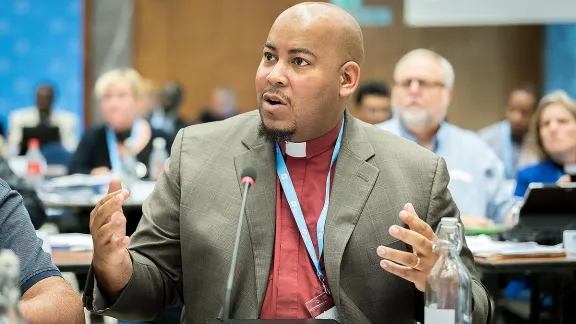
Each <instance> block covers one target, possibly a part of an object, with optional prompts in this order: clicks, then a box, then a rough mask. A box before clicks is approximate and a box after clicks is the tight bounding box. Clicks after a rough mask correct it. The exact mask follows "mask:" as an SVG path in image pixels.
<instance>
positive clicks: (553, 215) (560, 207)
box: [502, 183, 576, 245]
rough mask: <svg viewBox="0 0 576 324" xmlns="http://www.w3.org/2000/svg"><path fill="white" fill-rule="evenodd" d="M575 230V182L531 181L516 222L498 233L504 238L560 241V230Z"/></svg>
mask: <svg viewBox="0 0 576 324" xmlns="http://www.w3.org/2000/svg"><path fill="white" fill-rule="evenodd" d="M574 229H576V183H567V184H561V185H555V184H544V183H531V184H530V185H529V187H528V190H527V192H526V194H525V196H524V204H523V205H522V207H521V208H520V211H519V214H518V224H517V225H516V226H515V227H514V228H513V229H511V230H510V231H507V232H505V233H503V234H502V236H503V238H504V239H506V240H512V241H520V242H532V241H535V242H538V243H539V244H543V245H554V244H559V243H562V233H563V232H564V230H574Z"/></svg>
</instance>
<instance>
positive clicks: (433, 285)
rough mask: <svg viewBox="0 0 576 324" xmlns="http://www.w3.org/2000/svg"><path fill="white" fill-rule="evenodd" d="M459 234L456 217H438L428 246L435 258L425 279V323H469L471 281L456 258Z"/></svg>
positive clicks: (460, 246) (470, 316) (460, 242)
mask: <svg viewBox="0 0 576 324" xmlns="http://www.w3.org/2000/svg"><path fill="white" fill-rule="evenodd" d="M462 235H463V234H462V226H461V224H460V223H459V222H458V219H457V218H454V217H445V218H442V220H441V221H440V225H438V228H437V230H436V236H435V238H434V243H433V245H432V249H433V251H434V252H435V253H437V254H438V261H436V264H435V265H434V267H433V268H432V270H431V271H430V274H429V275H428V278H427V280H426V304H425V307H424V323H426V324H468V323H471V322H472V314H471V312H472V286H471V283H472V281H471V279H470V272H469V271H468V268H466V266H465V265H464V263H463V262H462V259H460V250H461V249H462V241H463V237H462Z"/></svg>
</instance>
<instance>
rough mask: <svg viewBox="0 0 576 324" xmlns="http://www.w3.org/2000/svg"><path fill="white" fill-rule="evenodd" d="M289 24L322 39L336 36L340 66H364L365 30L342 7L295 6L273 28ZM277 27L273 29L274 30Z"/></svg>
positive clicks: (331, 5)
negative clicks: (353, 63) (356, 64)
mask: <svg viewBox="0 0 576 324" xmlns="http://www.w3.org/2000/svg"><path fill="white" fill-rule="evenodd" d="M284 23H289V24H290V25H292V26H299V27H300V28H302V29H307V30H310V31H312V32H314V33H316V34H318V36H320V37H328V38H321V39H325V40H327V39H334V35H337V38H336V39H337V41H338V43H337V44H336V49H337V50H338V54H339V56H340V61H341V62H340V63H342V64H343V63H345V62H349V61H352V62H356V63H358V65H362V61H363V60H364V40H363V36H362V29H361V28H360V25H358V22H357V21H356V19H354V17H352V15H350V14H349V13H348V12H346V11H345V10H343V9H342V8H340V7H338V6H335V5H333V4H330V3H325V2H303V3H299V4H297V5H294V6H292V7H290V8H288V9H286V10H285V11H284V12H282V13H281V14H280V16H278V18H276V21H275V22H274V26H277V25H282V24H284ZM274 26H273V27H272V28H274Z"/></svg>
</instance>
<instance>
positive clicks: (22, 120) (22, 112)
mask: <svg viewBox="0 0 576 324" xmlns="http://www.w3.org/2000/svg"><path fill="white" fill-rule="evenodd" d="M55 92H56V91H55V89H54V87H53V86H52V85H50V84H41V85H39V86H38V87H37V88H36V104H35V105H34V106H32V107H25V108H19V109H16V110H14V111H13V112H12V113H11V114H10V116H9V125H10V126H9V133H8V144H9V146H10V148H11V149H14V148H17V147H20V145H21V144H22V143H21V141H22V140H23V134H22V130H23V128H25V127H52V126H54V127H58V129H59V130H60V142H61V144H62V145H63V146H64V148H66V150H68V151H74V150H75V149H76V145H77V143H78V137H77V136H78V135H77V128H78V120H77V118H76V116H75V115H74V114H72V113H69V112H67V111H64V110H60V109H54V107H53V106H54V100H55V97H56V93H55ZM24 145H26V143H24Z"/></svg>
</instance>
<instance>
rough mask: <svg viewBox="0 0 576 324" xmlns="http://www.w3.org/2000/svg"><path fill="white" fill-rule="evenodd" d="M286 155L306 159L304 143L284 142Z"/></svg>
mask: <svg viewBox="0 0 576 324" xmlns="http://www.w3.org/2000/svg"><path fill="white" fill-rule="evenodd" d="M286 154H287V155H289V156H291V157H296V158H302V157H306V142H302V143H292V142H288V141H286Z"/></svg>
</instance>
